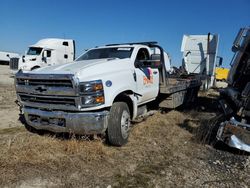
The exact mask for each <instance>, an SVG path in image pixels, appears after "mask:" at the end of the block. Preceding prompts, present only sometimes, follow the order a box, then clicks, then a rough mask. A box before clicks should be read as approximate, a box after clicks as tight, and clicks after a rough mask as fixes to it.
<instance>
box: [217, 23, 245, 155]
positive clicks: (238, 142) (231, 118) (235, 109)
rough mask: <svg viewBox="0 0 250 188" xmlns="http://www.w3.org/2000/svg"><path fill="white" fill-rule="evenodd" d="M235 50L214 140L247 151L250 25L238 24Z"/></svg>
mask: <svg viewBox="0 0 250 188" xmlns="http://www.w3.org/2000/svg"><path fill="white" fill-rule="evenodd" d="M232 51H233V52H235V54H234V56H233V59H232V61H231V69H230V71H229V75H228V78H227V82H228V87H227V88H225V89H223V90H221V92H220V100H219V102H220V107H221V109H223V117H224V118H222V119H224V120H223V121H222V122H219V129H218V132H217V137H216V138H217V140H218V141H222V142H224V143H226V144H227V145H229V146H230V147H233V148H237V149H240V150H244V151H247V152H250V28H249V27H246V28H241V29H240V31H239V32H238V35H237V36H236V39H235V41H234V43H233V46H232Z"/></svg>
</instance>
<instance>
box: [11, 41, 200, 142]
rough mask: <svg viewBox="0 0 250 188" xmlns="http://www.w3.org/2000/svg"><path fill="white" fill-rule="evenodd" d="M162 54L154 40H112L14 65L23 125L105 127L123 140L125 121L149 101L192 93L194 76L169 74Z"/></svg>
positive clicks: (196, 84)
mask: <svg viewBox="0 0 250 188" xmlns="http://www.w3.org/2000/svg"><path fill="white" fill-rule="evenodd" d="M154 48H155V49H158V50H152V49H154ZM156 51H158V52H159V54H155V53H153V52H156ZM166 57H167V54H166V53H164V50H163V49H162V47H161V46H159V45H158V44H157V43H156V42H142V43H126V44H112V45H106V46H101V47H96V48H93V49H90V50H88V51H87V52H86V53H84V54H83V55H81V56H80V57H79V58H77V59H76V60H75V61H74V62H73V63H69V64H63V65H55V66H49V67H48V66H47V67H44V68H40V69H37V70H34V71H32V72H29V71H24V70H20V71H19V72H18V73H17V74H16V77H15V86H16V92H17V97H18V101H19V104H20V106H21V112H22V114H23V115H24V118H25V121H26V125H27V126H28V127H29V128H33V129H36V130H48V131H52V132H56V133H57V132H67V133H75V134H104V133H106V136H107V139H108V141H109V143H110V144H112V145H116V146H121V145H124V144H125V143H126V142H127V140H128V136H129V130H130V127H131V126H130V125H131V121H135V120H137V118H138V117H141V116H144V115H146V114H147V113H148V108H147V107H148V104H149V103H150V102H152V101H154V102H156V104H158V105H159V107H162V108H170V109H173V108H176V107H178V106H181V105H182V104H184V103H186V102H190V101H193V100H194V99H195V97H196V96H197V92H198V90H199V88H200V86H201V81H200V79H199V77H198V76H196V75H185V76H184V77H181V76H175V75H170V74H169V73H168V72H167V71H166V66H165V62H166V61H167V60H168V57H167V59H166Z"/></svg>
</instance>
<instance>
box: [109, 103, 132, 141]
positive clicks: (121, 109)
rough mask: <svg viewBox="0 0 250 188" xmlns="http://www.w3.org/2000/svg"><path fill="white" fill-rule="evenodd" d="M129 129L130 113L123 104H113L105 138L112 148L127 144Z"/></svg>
mask: <svg viewBox="0 0 250 188" xmlns="http://www.w3.org/2000/svg"><path fill="white" fill-rule="evenodd" d="M129 129H130V112H129V108H128V105H127V104H126V103H125V102H115V103H114V104H113V105H112V107H111V109H110V116H109V121H108V129H107V138H108V142H109V143H110V144H111V145H114V146H122V145H124V144H126V143H127V141H128V137H129Z"/></svg>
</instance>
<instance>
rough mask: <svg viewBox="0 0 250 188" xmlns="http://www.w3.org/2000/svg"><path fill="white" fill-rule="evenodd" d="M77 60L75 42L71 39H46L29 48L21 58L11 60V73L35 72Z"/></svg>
mask: <svg viewBox="0 0 250 188" xmlns="http://www.w3.org/2000/svg"><path fill="white" fill-rule="evenodd" d="M74 58H75V42H74V40H71V39H58V38H46V39H42V40H39V41H38V42H37V43H35V44H33V45H31V46H29V49H28V51H27V52H26V54H25V55H23V56H22V57H21V58H19V57H15V58H11V59H10V70H11V73H13V74H15V73H16V72H17V71H18V70H20V69H21V70H25V71H27V70H28V71H29V70H34V69H37V68H40V67H45V66H51V65H56V64H64V63H68V62H72V61H73V60H74Z"/></svg>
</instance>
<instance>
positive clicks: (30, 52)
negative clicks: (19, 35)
mask: <svg viewBox="0 0 250 188" xmlns="http://www.w3.org/2000/svg"><path fill="white" fill-rule="evenodd" d="M42 50H43V49H42V48H37V47H30V48H29V50H28V52H27V55H40V54H41V52H42Z"/></svg>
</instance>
